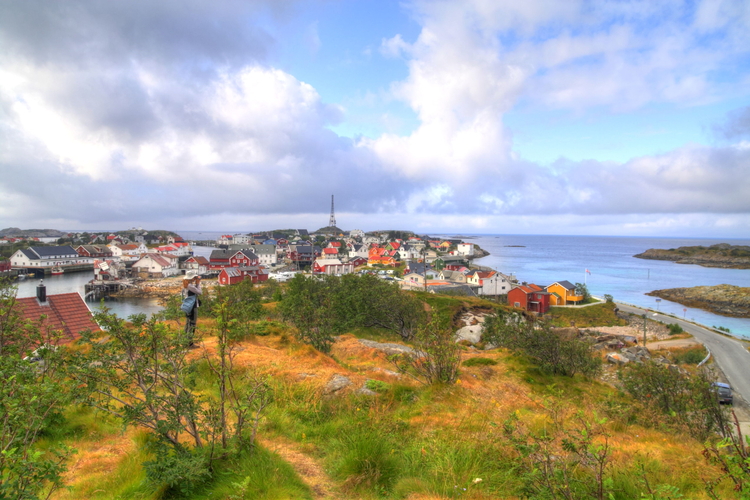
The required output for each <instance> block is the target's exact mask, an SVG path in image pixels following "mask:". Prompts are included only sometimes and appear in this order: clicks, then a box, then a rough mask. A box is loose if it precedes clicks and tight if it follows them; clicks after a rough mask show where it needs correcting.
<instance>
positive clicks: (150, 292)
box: [111, 276, 216, 301]
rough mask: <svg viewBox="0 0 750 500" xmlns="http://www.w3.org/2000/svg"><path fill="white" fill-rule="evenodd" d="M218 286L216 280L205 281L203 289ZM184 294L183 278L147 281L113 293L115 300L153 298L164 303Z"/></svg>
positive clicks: (202, 285) (202, 284) (202, 283)
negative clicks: (172, 297)
mask: <svg viewBox="0 0 750 500" xmlns="http://www.w3.org/2000/svg"><path fill="white" fill-rule="evenodd" d="M214 286H216V280H203V281H202V282H201V288H202V289H203V291H204V292H205V291H207V290H210V289H212V288H213V287H214ZM181 293H182V277H181V276H180V277H172V278H163V279H153V280H146V281H143V282H140V283H138V284H137V286H133V287H128V288H123V289H122V290H121V291H119V292H117V293H113V294H112V295H111V297H114V298H124V297H129V298H151V299H159V300H161V301H164V300H166V299H168V298H169V297H171V296H173V295H178V294H181Z"/></svg>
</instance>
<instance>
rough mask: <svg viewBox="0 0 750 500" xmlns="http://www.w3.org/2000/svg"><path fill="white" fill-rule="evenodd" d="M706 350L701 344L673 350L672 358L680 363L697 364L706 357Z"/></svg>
mask: <svg viewBox="0 0 750 500" xmlns="http://www.w3.org/2000/svg"><path fill="white" fill-rule="evenodd" d="M707 354H708V351H706V348H705V347H703V346H696V347H690V348H687V349H680V350H676V351H673V353H672V359H673V360H674V362H675V363H677V364H680V365H697V364H698V363H700V362H701V361H703V360H704V359H705V358H706V355H707Z"/></svg>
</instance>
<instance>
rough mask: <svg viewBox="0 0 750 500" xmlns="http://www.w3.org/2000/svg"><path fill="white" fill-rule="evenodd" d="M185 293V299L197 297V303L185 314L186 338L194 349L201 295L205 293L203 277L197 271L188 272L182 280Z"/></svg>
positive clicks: (189, 345)
mask: <svg viewBox="0 0 750 500" xmlns="http://www.w3.org/2000/svg"><path fill="white" fill-rule="evenodd" d="M182 287H183V293H184V294H185V297H186V298H188V297H195V302H194V303H193V306H192V308H190V310H189V311H187V312H185V319H186V321H185V336H186V337H187V339H188V342H189V344H188V347H194V346H195V341H194V338H193V336H194V334H195V326H196V324H197V323H198V307H199V306H200V305H201V301H200V298H199V297H200V295H201V294H202V293H203V291H202V290H201V277H200V276H199V275H198V273H196V272H195V271H188V272H187V273H186V274H185V279H184V280H182Z"/></svg>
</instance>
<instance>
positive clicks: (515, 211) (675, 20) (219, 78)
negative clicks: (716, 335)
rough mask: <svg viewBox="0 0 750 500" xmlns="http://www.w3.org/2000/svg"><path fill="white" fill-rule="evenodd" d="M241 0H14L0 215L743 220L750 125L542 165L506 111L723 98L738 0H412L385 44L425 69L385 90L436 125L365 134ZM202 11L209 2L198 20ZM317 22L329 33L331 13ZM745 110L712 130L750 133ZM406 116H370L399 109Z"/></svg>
mask: <svg viewBox="0 0 750 500" xmlns="http://www.w3.org/2000/svg"><path fill="white" fill-rule="evenodd" d="M261 3H262V2H261ZM240 4H242V5H244V3H242V2H240V3H238V4H235V3H233V2H228V3H221V4H220V5H219V7H218V9H217V12H213V11H211V9H209V8H207V7H205V6H203V4H201V6H202V7H201V8H200V9H198V12H197V13H189V12H183V11H182V10H181V7H180V6H179V5H178V4H165V5H166V6H161V7H159V8H158V9H157V10H158V12H157V14H159V15H155V14H153V13H151V12H149V13H147V15H146V18H140V17H138V15H137V13H136V12H135V11H136V10H137V9H135V10H133V9H131V8H129V7H128V4H126V3H117V2H114V3H113V4H111V6H110V8H109V9H103V10H102V11H101V12H100V11H98V10H96V9H92V8H88V7H87V6H86V5H85V3H84V4H81V5H82V6H81V9H80V11H78V14H76V15H74V14H75V13H73V14H71V13H69V12H65V11H64V10H63V11H61V10H59V9H58V8H57V7H55V8H53V9H52V11H51V12H46V11H45V12H41V13H33V12H31V13H30V12H28V11H26V14H24V16H31V17H32V18H35V17H34V16H36V18H39V19H40V21H41V20H43V21H44V22H43V23H41V22H40V25H43V26H45V27H46V28H45V29H46V31H45V30H39V29H37V30H35V31H32V32H29V33H27V32H26V31H24V30H21V29H20V28H19V27H18V26H16V25H15V24H12V23H9V22H5V23H3V22H2V20H0V43H2V44H3V46H4V47H9V49H8V50H7V51H4V52H3V53H0V67H1V68H2V70H0V136H2V137H3V141H0V168H2V172H3V174H4V175H3V176H2V177H0V197H2V199H3V200H8V203H9V205H8V204H5V203H3V204H2V206H0V219H1V220H6V221H9V225H22V224H20V223H17V222H16V221H17V220H19V219H23V218H26V219H25V220H30V221H56V222H57V223H60V224H62V223H63V221H65V224H67V225H68V227H71V228H72V227H75V226H77V227H81V226H86V225H87V224H91V225H106V226H108V227H116V226H118V225H119V224H118V223H119V222H121V223H122V224H127V225H133V224H134V223H136V222H138V223H141V224H144V223H145V222H148V221H149V220H150V219H153V218H158V220H161V221H165V222H167V223H169V224H171V225H172V227H176V228H177V227H185V226H183V225H182V224H181V223H180V221H184V222H185V224H189V225H191V226H193V227H200V228H201V229H203V228H209V227H226V228H234V229H242V225H246V226H253V227H259V226H261V225H263V224H262V223H261V221H263V220H268V221H279V222H278V223H277V224H278V225H279V226H282V225H287V224H283V223H282V222H280V221H283V220H289V219H290V218H293V220H298V221H299V225H301V226H302V227H304V226H305V225H309V226H310V227H314V226H315V225H316V224H315V223H314V222H310V221H314V220H317V219H316V217H318V216H317V215H315V212H316V211H320V212H322V213H325V211H326V209H327V206H328V201H329V199H330V198H329V196H330V194H336V200H337V206H338V207H341V208H343V209H344V210H346V212H344V211H342V213H349V214H351V216H352V217H356V223H354V222H353V223H352V226H355V225H362V226H365V227H370V228H375V227H388V226H390V227H402V228H410V227H411V226H412V225H413V226H414V228H415V229H425V230H427V229H429V230H443V231H446V230H450V229H451V228H466V230H467V231H471V230H475V231H487V232H493V231H510V232H513V231H514V229H513V228H514V227H515V228H517V230H518V231H526V230H528V231H536V232H539V231H540V230H543V229H540V228H541V227H542V226H541V225H540V224H544V226H543V227H545V228H546V229H544V230H546V231H555V232H573V233H575V232H577V231H575V227H576V226H575V225H576V224H583V223H585V224H588V225H589V226H590V227H591V228H596V229H597V230H599V231H602V232H606V233H608V234H613V232H614V231H616V227H617V226H616V224H625V223H628V221H631V222H630V223H632V224H634V225H631V226H626V228H625V229H626V230H627V231H633V232H636V231H639V230H641V231H657V230H663V231H666V232H675V231H678V230H679V227H680V224H683V225H684V227H690V228H694V227H707V226H708V227H712V226H711V225H712V224H714V222H715V221H718V222H716V225H717V226H719V227H721V228H725V229H726V230H727V231H735V232H736V231H742V230H744V228H747V225H748V222H747V221H746V220H744V221H743V219H742V217H741V215H742V214H746V213H747V212H748V211H750V179H749V178H748V176H747V175H746V170H747V165H748V164H750V148H748V147H747V144H746V142H739V143H738V144H735V145H727V146H717V147H703V146H697V145H686V146H685V147H682V148H679V149H677V150H674V151H670V152H667V153H664V154H661V155H653V156H644V157H639V158H634V159H632V160H631V161H629V162H625V163H623V164H615V163H611V162H599V161H594V160H591V161H584V162H570V161H567V160H565V159H561V160H560V161H558V162H556V163H555V164H553V165H551V166H548V167H545V166H541V165H537V164H534V163H531V162H528V161H523V160H522V159H519V158H518V155H516V154H515V153H514V152H513V143H512V131H509V130H508V129H507V127H506V126H505V125H504V122H503V118H504V115H505V114H506V113H507V112H508V111H509V110H511V109H514V108H515V107H517V106H519V103H520V104H521V105H524V106H531V107H534V106H538V107H544V106H547V107H555V108H562V109H571V110H587V109H599V108H608V109H612V110H617V111H620V112H621V111H624V110H632V109H637V108H638V107H641V106H644V105H647V104H649V103H662V102H682V103H687V104H693V103H696V102H703V101H706V100H710V99H714V98H717V96H720V94H721V91H722V90H723V89H725V88H726V85H728V83H727V82H726V81H724V82H721V81H720V80H721V78H717V77H716V72H717V71H718V70H719V68H721V67H722V66H723V65H726V64H727V62H728V61H731V60H732V58H733V57H737V56H738V55H743V54H744V55H746V54H747V52H748V50H749V49H748V47H750V44H748V43H744V42H747V41H748V38H747V36H748V35H747V31H750V30H746V31H743V30H742V29H740V28H741V27H743V26H744V27H747V19H748V16H747V8H745V7H742V6H738V5H737V3H732V2H729V3H722V4H721V5H719V6H718V7H716V8H715V9H714V8H712V7H711V5H709V4H706V3H702V4H700V5H699V7H698V8H697V9H695V10H691V9H692V7H690V6H689V5H687V4H683V3H682V2H679V1H675V2H673V3H671V4H664V3H662V2H651V1H638V2H627V3H622V2H604V3H601V2H595V5H592V4H589V3H584V2H578V1H570V2H558V1H526V2H516V1H513V2H511V1H507V2H500V1H494V0H469V1H461V2H458V1H456V2H450V1H438V2H421V1H418V2H415V4H414V8H413V12H414V16H415V19H416V20H417V21H418V22H419V23H421V25H422V29H421V31H420V33H419V36H418V37H417V38H416V39H414V40H413V41H411V40H409V41H407V40H404V37H403V36H401V35H398V34H396V35H393V36H391V37H390V38H384V39H383V40H382V42H381V47H380V51H381V54H382V55H384V56H387V57H396V58H399V57H400V58H403V60H404V63H405V64H406V66H407V68H408V76H407V77H406V78H404V79H403V80H402V81H398V82H394V83H393V85H392V86H391V88H390V94H391V97H393V98H396V99H399V100H401V101H402V102H404V103H406V105H408V106H409V107H410V108H411V109H412V110H413V111H414V113H415V114H416V116H417V118H418V120H419V125H418V126H417V127H416V129H414V130H413V132H411V133H409V134H405V135H399V134H396V133H388V134H383V135H381V136H380V137H375V138H361V139H358V141H357V142H352V141H350V140H349V139H346V138H342V137H339V136H337V135H336V134H334V133H333V132H331V130H330V128H329V127H330V126H331V125H335V124H337V123H340V122H341V120H343V119H344V114H343V111H342V109H343V108H342V107H341V106H340V105H338V104H336V103H326V102H324V100H323V99H322V98H321V96H320V93H319V91H318V90H319V89H316V88H314V87H313V86H312V85H310V84H309V83H306V82H304V81H302V80H301V79H299V78H297V77H296V76H295V75H294V74H292V73H291V72H290V71H285V70H282V69H279V68H277V67H275V66H274V64H272V63H271V62H269V61H267V60H266V59H265V54H267V52H268V50H270V47H273V46H274V44H275V43H277V42H276V41H275V40H273V39H271V38H270V35H268V32H267V31H266V30H264V29H261V28H259V27H258V26H256V25H255V24H253V22H252V21H251V20H252V18H253V16H252V15H250V14H252V13H253V12H254V9H258V8H260V7H259V5H260V3H259V4H258V5H255V4H253V6H251V7H241V8H240V7H236V6H237V5H240ZM51 5H52V6H53V7H54V6H56V5H57V4H51ZM686 5H687V6H686ZM235 7H236V8H240V10H241V11H242V13H243V14H244V15H243V16H240V18H241V19H239V18H238V19H239V20H238V19H234V17H233V16H232V13H233V12H234V10H233V9H234V8H235ZM17 8H19V9H20V8H21V7H17ZM269 8H272V7H269ZM24 9H25V7H24V8H23V9H21V10H24ZM246 9H249V10H246ZM8 10H12V9H9V7H7V6H6V7H5V11H4V12H5V13H6V14H7V13H8ZM2 13H3V12H1V11H0V14H2ZM118 13H119V15H118ZM165 14H170V15H171V14H174V16H173V19H174V23H175V26H166V25H164V24H163V22H162V21H161V19H162V18H161V17H160V16H161V15H165ZM688 14H691V15H692V16H693V17H691V15H688ZM24 16H15V17H14V16H9V17H8V16H6V18H9V19H16V20H17V21H19V20H20V19H23V18H24ZM66 16H72V17H66ZM76 16H78V17H76ZM0 17H2V16H0ZM167 17H168V18H169V16H167ZM203 18H210V19H212V20H213V21H214V22H213V23H208V24H210V26H209V28H206V31H201V32H200V33H199V34H197V35H196V37H197V38H196V39H193V38H190V37H189V36H187V34H188V33H190V32H191V30H192V29H194V28H195V27H196V26H201V25H202V23H203V21H204V19H203ZM685 19H687V21H685ZM19 22H20V21H19ZM743 23H744V24H743ZM141 24H143V25H141ZM305 25H307V26H308V32H307V42H308V43H309V44H310V46H309V48H310V49H311V50H312V51H313V52H316V51H317V50H319V49H321V47H322V46H321V45H320V37H319V36H318V29H317V26H318V25H317V22H313V23H311V24H303V26H305ZM71 26H85V27H87V28H86V29H87V32H86V33H85V34H83V35H82V34H80V33H79V34H77V35H76V34H74V33H70V31H69V30H70V27H71ZM27 27H28V26H27ZM135 27H140V29H141V30H143V32H144V36H143V37H142V38H138V39H135V37H133V36H132V33H133V32H137V31H138V29H134V28H135ZM705 33H712V34H713V35H712V36H711V37H709V39H707V41H705V43H704V40H703V39H702V38H701V36H702V35H700V34H705ZM50 34H55V35H56V36H57V39H59V40H61V42H60V43H58V44H55V39H56V38H55V37H53V36H51V35H50ZM66 35H67V36H66ZM74 35H75V36H74ZM77 36H78V38H76V37H77ZM326 47H327V46H326ZM373 59H375V58H373ZM390 64H398V62H395V63H394V62H390ZM730 80H731V79H730ZM731 83H732V82H729V84H731ZM321 92H322V91H321ZM355 94H356V93H353V94H352V95H355ZM363 95H364V97H363V99H370V98H371V97H370V96H369V95H367V94H363ZM746 115H747V113H746V112H745V111H741V110H740V111H738V112H737V113H735V114H734V115H732V117H730V120H728V122H727V124H726V125H725V126H724V127H723V128H720V129H717V130H720V131H721V132H722V133H723V134H724V135H725V136H726V137H727V138H728V139H739V140H743V139H745V135H746V131H747V123H746V122H747V120H746V118H747V117H746ZM398 118H399V117H397V116H396V117H394V116H392V115H391V114H389V111H382V112H380V111H379V112H378V113H377V117H376V118H374V119H379V120H384V121H388V122H389V123H393V124H392V127H393V128H400V127H398ZM349 119H353V120H356V119H358V118H357V117H351V118H349ZM360 119H361V117H360ZM32 180H33V182H30V181H32ZM186 212H189V213H188V214H187V217H186ZM550 214H556V215H554V216H551V215H550ZM684 214H687V215H684ZM701 214H703V215H701ZM706 214H709V215H706ZM713 214H718V215H713ZM295 217H299V219H294V218H295ZM324 219H325V217H324ZM76 221H77V222H78V223H76ZM585 221H588V222H585ZM712 221H714V222H712ZM324 223H325V220H321V223H320V225H323V224H324ZM269 224H270V222H269ZM275 224H276V223H275ZM701 225H702V226H701ZM61 227H62V226H61ZM621 227H622V226H621Z"/></svg>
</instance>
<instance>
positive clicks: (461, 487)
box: [42, 294, 739, 500]
mask: <svg viewBox="0 0 750 500" xmlns="http://www.w3.org/2000/svg"><path fill="white" fill-rule="evenodd" d="M421 297H422V298H423V299H424V301H425V302H426V303H427V304H428V307H429V308H431V309H432V311H433V312H434V313H436V314H440V315H445V316H446V317H453V316H454V315H455V314H456V313H458V312H460V311H462V310H464V309H466V308H470V307H480V308H482V309H491V308H495V307H499V306H497V305H493V304H492V303H489V302H485V301H481V300H479V299H466V298H455V297H443V296H438V295H432V294H424V296H421ZM604 306H606V305H605V304H603V305H602V306H601V307H600V306H593V307H590V308H584V309H579V310H577V311H580V312H578V313H576V314H582V315H584V316H576V322H577V324H578V322H579V321H580V322H582V323H583V322H585V321H592V322H593V321H595V318H600V319H601V318H606V317H607V315H608V314H610V313H611V311H610V310H609V309H607V308H606V307H604ZM591 310H593V312H591ZM266 311H267V312H268V313H270V314H273V311H274V307H273V306H267V307H266ZM584 311H585V312H584ZM608 311H610V312H608ZM566 314H567V313H566ZM589 315H593V316H589ZM583 318H587V319H585V320H584V319H583ZM568 319H569V317H568V316H564V317H563V316H562V315H558V317H557V320H559V321H567V320H568ZM580 326H584V325H580ZM215 329H216V325H215V324H214V322H213V321H211V320H206V319H202V320H200V322H199V330H200V331H201V332H202V333H203V342H202V347H201V348H200V349H197V350H194V351H192V352H191V354H190V356H191V357H192V358H193V359H195V360H197V361H198V362H197V364H196V368H195V379H194V383H195V386H196V388H197V389H198V390H200V391H203V392H204V393H206V394H216V391H217V388H216V387H215V386H212V385H210V384H209V383H208V382H207V381H208V380H209V379H210V377H208V367H207V364H206V361H205V360H203V358H202V357H203V356H208V357H214V356H216V349H217V341H216V337H215V336H214V334H215V331H216V330H215ZM254 331H255V332H256V333H257V334H258V335H255V336H251V337H248V338H247V339H246V340H244V341H243V342H242V343H241V345H240V350H239V353H238V355H237V358H236V366H237V369H238V370H240V371H243V372H246V373H248V374H253V375H255V376H261V377H268V380H269V383H270V385H271V386H272V388H273V393H274V403H273V404H272V405H271V406H270V407H269V409H268V410H267V411H266V413H265V416H264V418H263V419H262V421H261V424H260V427H259V429H258V442H257V443H256V444H257V446H256V447H255V449H254V450H253V451H252V453H245V454H243V455H240V456H238V457H235V458H232V459H219V460H217V461H216V462H215V463H214V464H213V467H214V469H215V470H216V472H217V473H216V474H214V476H213V478H212V479H211V480H210V481H209V482H208V483H204V484H202V485H201V486H200V487H198V488H195V489H193V490H192V491H190V492H189V493H181V492H180V491H179V490H170V491H166V490H165V489H158V490H154V489H153V487H151V486H150V485H149V483H148V482H147V481H146V480H145V474H144V472H143V469H142V466H141V463H142V462H144V461H145V460H149V459H150V458H152V454H151V451H149V450H150V448H149V446H148V445H149V436H148V434H146V432H145V431H142V430H139V429H133V428H129V429H128V430H126V431H123V429H122V428H121V427H120V426H119V425H118V424H117V423H115V422H114V421H112V420H110V419H109V418H108V417H106V416H104V415H103V414H101V413H97V412H95V411H94V410H89V409H82V408H78V407H70V408H68V410H67V411H66V413H65V419H64V422H62V423H61V424H60V425H59V426H57V427H56V428H55V432H54V433H51V434H50V435H48V436H46V438H45V441H44V442H43V443H42V445H43V446H48V445H51V444H53V443H55V442H65V443H67V444H68V445H70V446H71V447H73V448H75V450H76V452H75V453H74V454H73V455H72V456H71V458H70V459H69V465H68V473H67V475H66V482H67V484H68V485H69V488H68V489H66V490H62V491H58V492H56V493H55V494H54V495H53V497H52V498H54V499H59V500H61V499H74V498H90V499H113V498H122V499H126V498H127V499H134V498H135V499H150V500H156V499H166V498H190V499H217V500H218V499H239V498H247V499H251V498H252V499H284V498H290V499H292V498H294V499H297V498H301V499H305V498H311V499H312V498H341V499H348V498H362V499H376V498H409V499H443V498H469V499H491V498H492V499H494V498H527V497H528V496H529V493H528V492H529V491H531V490H530V489H529V488H532V487H533V485H534V484H535V482H538V481H541V480H543V477H542V476H540V474H541V473H540V471H539V468H538V465H539V464H540V463H543V460H542V461H541V462H540V461H539V460H541V459H543V458H544V457H547V459H549V460H552V461H553V462H554V463H555V464H557V466H558V467H560V464H568V463H569V464H570V469H569V470H568V471H567V472H566V473H569V474H571V476H570V478H571V480H572V481H578V482H580V483H581V484H583V483H584V482H587V481H591V480H592V479H591V478H592V477H594V476H593V473H594V471H595V469H596V460H595V458H596V457H598V456H604V462H603V465H602V468H601V470H602V472H603V478H604V483H603V484H605V486H606V491H607V492H608V493H607V494H608V495H609V494H611V496H607V497H603V498H613V499H630V498H641V497H642V495H643V496H644V497H645V498H679V497H677V496H655V494H652V495H651V496H648V495H649V491H650V490H651V491H652V492H653V491H655V490H656V488H662V489H663V491H677V489H679V492H680V494H681V495H683V497H684V498H697V499H701V498H709V497H708V496H707V495H706V494H705V493H704V480H706V479H708V480H710V479H712V478H716V477H719V475H720V471H719V470H718V469H717V468H714V467H712V466H709V465H707V464H706V462H705V460H704V459H703V457H702V456H701V451H702V447H701V443H699V442H698V441H695V440H693V439H691V438H689V437H688V436H686V435H684V434H680V433H677V432H675V431H670V430H669V427H668V426H666V425H664V424H663V419H661V417H658V416H655V415H654V414H653V413H644V412H643V409H642V408H639V407H636V406H634V405H633V402H632V401H631V400H630V399H629V398H628V397H626V396H625V395H624V394H622V393H621V392H619V391H618V390H617V389H615V388H614V387H612V386H611V385H608V384H605V383H603V382H600V381H596V380H588V379H585V378H582V377H579V376H577V377H572V378H571V377H557V376H551V375H548V374H546V373H544V372H542V371H540V370H539V369H538V368H537V367H536V366H535V365H534V364H533V363H532V362H531V361H530V360H529V359H528V358H526V357H523V356H519V355H515V354H512V353H510V352H509V351H507V350H505V349H496V350H492V351H479V350H477V349H474V348H470V347H467V348H462V349H463V350H462V352H461V357H462V359H463V361H464V363H463V365H462V366H461V369H460V375H459V380H458V382H457V383H456V384H455V385H452V386H425V385H421V384H419V383H418V382H415V381H414V380H412V379H410V378H409V377H407V376H404V375H400V374H398V373H395V371H394V370H395V369H394V366H393V364H392V363H391V362H389V360H388V357H387V356H386V355H385V354H384V353H383V352H381V351H378V350H376V349H373V348H369V347H366V346H364V345H363V344H362V343H360V341H359V338H358V337H365V336H367V331H358V332H357V335H356V336H355V335H352V334H345V335H342V336H340V337H339V338H338V339H337V341H336V342H335V343H334V344H333V347H332V350H331V353H330V355H324V354H322V353H320V352H318V351H316V350H315V349H313V348H312V347H310V346H308V345H304V344H300V343H298V342H297V341H296V340H295V339H294V336H293V332H292V331H291V330H289V329H288V328H286V327H285V326H284V325H283V324H282V323H280V322H277V321H270V322H269V321H263V322H259V323H258V327H257V328H255V330H254ZM372 333H376V335H374V336H375V337H377V340H379V341H388V342H400V341H401V339H400V337H399V336H397V335H395V334H389V333H386V332H377V331H375V330H373V331H372ZM469 360H475V361H474V362H468V363H466V362H467V361H469ZM336 375H341V376H345V377H347V379H349V381H350V382H351V384H350V385H348V386H347V387H345V388H343V389H341V390H339V391H335V392H330V389H327V388H326V386H327V384H328V382H329V381H330V380H331V379H332V378H333V377H334V376H336ZM364 389H367V390H368V391H372V393H370V392H367V391H364ZM363 392H367V394H363ZM576 447H578V448H576ZM573 450H577V451H573ZM582 450H583V451H582ZM576 457H578V458H576ZM581 457H583V458H581ZM534 464H537V465H536V466H535V465H534ZM560 473H561V474H562V472H560ZM558 480H559V478H558ZM719 491H720V493H721V494H722V495H723V496H722V498H735V496H734V495H735V493H734V492H733V491H732V485H730V484H728V483H722V484H720V485H719ZM525 492H526V493H525ZM532 496H533V495H532ZM592 498H596V497H595V496H594V497H592ZM736 498H739V496H737V497H736Z"/></svg>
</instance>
